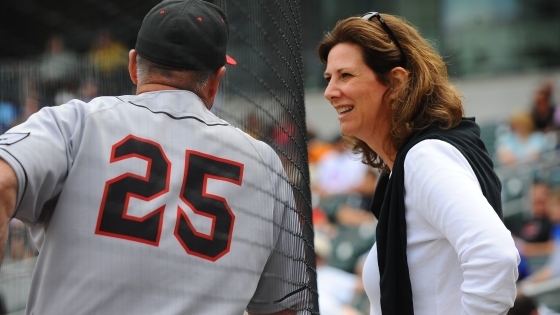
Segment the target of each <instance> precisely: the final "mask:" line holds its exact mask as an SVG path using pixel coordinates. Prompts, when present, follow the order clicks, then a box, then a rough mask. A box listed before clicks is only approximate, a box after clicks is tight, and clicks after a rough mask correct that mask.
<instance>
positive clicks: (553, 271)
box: [525, 190, 560, 283]
mask: <svg viewBox="0 0 560 315" xmlns="http://www.w3.org/2000/svg"><path fill="white" fill-rule="evenodd" d="M548 206H549V207H548V213H549V217H550V220H551V221H552V223H553V224H554V225H553V227H552V228H551V238H552V241H553V249H552V253H551V255H550V258H549V260H548V261H547V263H546V265H544V266H543V267H542V268H541V269H540V270H538V271H537V272H536V273H534V274H533V275H531V276H530V277H529V278H528V279H527V280H526V281H525V283H536V282H541V281H545V280H548V279H550V278H552V277H560V190H557V191H555V192H554V194H552V195H551V196H550V199H549V200H548Z"/></svg>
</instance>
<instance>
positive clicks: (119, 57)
mask: <svg viewBox="0 0 560 315" xmlns="http://www.w3.org/2000/svg"><path fill="white" fill-rule="evenodd" d="M89 58H90V60H91V62H92V63H93V65H94V66H95V67H96V68H97V69H98V70H99V86H98V87H99V88H100V91H99V92H100V93H101V94H104V95H121V94H129V93H130V90H129V89H128V86H129V81H130V80H129V79H128V49H127V48H126V47H125V45H124V44H122V43H121V42H119V41H117V40H116V39H115V38H114V37H113V34H111V32H110V31H109V30H106V29H104V30H101V31H100V32H99V34H98V36H97V38H96V39H95V41H94V42H93V45H92V47H91V49H90V52H89Z"/></svg>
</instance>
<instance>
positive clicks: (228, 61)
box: [226, 55, 237, 66]
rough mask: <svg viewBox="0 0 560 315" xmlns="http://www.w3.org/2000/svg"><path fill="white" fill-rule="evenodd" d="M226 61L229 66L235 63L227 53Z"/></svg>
mask: <svg viewBox="0 0 560 315" xmlns="http://www.w3.org/2000/svg"><path fill="white" fill-rule="evenodd" d="M226 63H227V64H228V65H230V66H235V65H237V61H235V59H233V58H231V57H230V56H229V55H226Z"/></svg>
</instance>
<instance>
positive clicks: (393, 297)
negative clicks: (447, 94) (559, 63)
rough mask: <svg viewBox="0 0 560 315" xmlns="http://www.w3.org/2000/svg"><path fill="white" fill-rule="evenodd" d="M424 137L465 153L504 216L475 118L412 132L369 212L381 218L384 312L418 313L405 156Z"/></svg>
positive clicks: (486, 193)
mask: <svg viewBox="0 0 560 315" xmlns="http://www.w3.org/2000/svg"><path fill="white" fill-rule="evenodd" d="M426 139H439V140H442V141H445V142H447V143H449V144H451V145H453V146H454V147H455V148H457V150H459V152H461V153H462V154H463V156H464V157H465V158H466V160H467V161H468V162H469V164H470V166H471V167H472V169H473V171H474V173H475V175H476V178H477V179H478V182H479V183H480V186H481V188H482V193H483V194H484V196H485V197H486V199H487V200H488V202H489V203H490V205H491V206H492V207H493V208H494V210H495V211H496V213H498V215H499V216H500V218H502V204H501V199H500V197H501V196H500V191H501V183H500V180H499V178H498V177H497V175H496V173H495V172H494V169H493V163H492V160H491V159H490V156H489V155H488V151H487V150H486V147H485V146H484V143H483V142H482V140H481V139H480V128H479V127H478V125H477V124H476V123H475V122H474V119H473V118H471V119H469V118H464V119H463V120H462V121H461V122H460V124H459V125H458V126H457V127H455V128H452V129H448V130H443V129H441V128H440V127H439V125H433V126H431V127H429V128H427V129H424V130H421V131H418V132H416V133H414V134H412V135H411V136H410V138H409V139H408V140H407V142H406V143H405V144H403V145H402V146H401V148H400V149H399V151H398V152H397V157H396V159H395V163H394V165H393V169H392V175H391V177H389V174H387V173H386V174H382V175H381V177H380V179H379V182H378V184H377V188H376V191H375V194H374V196H373V201H372V204H371V211H372V212H373V214H374V215H375V216H376V217H377V219H378V223H377V230H376V241H377V260H378V265H379V274H380V277H381V278H380V283H379V285H380V288H381V310H382V313H383V314H384V315H388V314H391V315H393V314H394V315H411V314H414V308H413V303H412V288H411V285H410V275H409V271H408V261H407V257H406V246H407V241H406V219H405V205H404V159H405V157H406V154H407V153H408V151H409V150H410V149H411V148H412V147H413V146H414V145H416V144H417V143H419V142H420V141H422V140H426ZM434 163H437V161H434ZM426 167H429V165H427V166H426Z"/></svg>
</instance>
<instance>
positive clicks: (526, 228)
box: [512, 181, 553, 274]
mask: <svg viewBox="0 0 560 315" xmlns="http://www.w3.org/2000/svg"><path fill="white" fill-rule="evenodd" d="M529 198H530V209H529V211H530V217H529V218H528V219H527V220H525V221H524V222H523V223H522V224H521V227H520V228H519V229H518V231H512V232H513V234H514V235H515V236H514V237H515V240H516V244H517V246H518V249H519V252H520V254H521V256H522V257H523V258H524V261H523V262H522V264H525V263H526V264H527V268H528V273H529V274H531V273H533V272H535V271H536V270H538V269H540V267H542V265H543V264H544V263H545V262H546V260H547V259H548V256H549V255H550V253H551V251H552V246H553V244H552V240H551V232H552V223H551V221H550V218H549V208H548V205H549V203H548V202H549V198H550V187H549V186H548V184H546V183H544V182H540V181H535V182H534V183H533V184H532V185H531V187H530V190H529Z"/></svg>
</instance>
